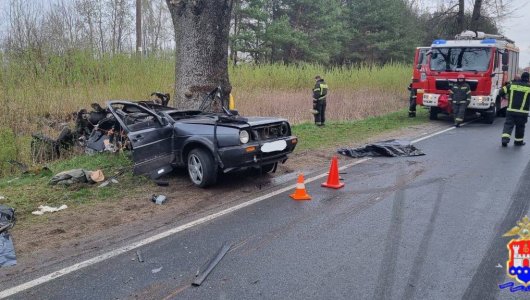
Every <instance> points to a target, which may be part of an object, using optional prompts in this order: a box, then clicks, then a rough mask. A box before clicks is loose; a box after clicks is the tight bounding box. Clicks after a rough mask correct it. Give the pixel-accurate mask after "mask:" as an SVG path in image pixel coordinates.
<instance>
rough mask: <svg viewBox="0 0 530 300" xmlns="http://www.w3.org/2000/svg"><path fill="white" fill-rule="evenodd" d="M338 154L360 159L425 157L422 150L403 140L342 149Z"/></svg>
mask: <svg viewBox="0 0 530 300" xmlns="http://www.w3.org/2000/svg"><path fill="white" fill-rule="evenodd" d="M337 152H338V153H339V154H342V155H346V156H349V157H354V158H359V157H367V156H370V157H375V156H388V157H396V156H420V155H425V153H423V152H422V151H421V150H419V149H418V148H416V147H414V145H412V144H411V143H410V142H409V141H401V140H388V141H382V142H377V143H373V144H368V145H365V146H363V147H359V148H354V149H348V148H341V149H338V150H337Z"/></svg>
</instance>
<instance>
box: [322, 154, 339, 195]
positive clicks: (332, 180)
mask: <svg viewBox="0 0 530 300" xmlns="http://www.w3.org/2000/svg"><path fill="white" fill-rule="evenodd" d="M322 186H323V187H327V188H332V189H340V188H341V187H344V183H342V182H340V177H339V163H338V159H337V157H336V156H333V159H332V160H331V167H330V168H329V175H328V181H327V182H324V183H323V184H322Z"/></svg>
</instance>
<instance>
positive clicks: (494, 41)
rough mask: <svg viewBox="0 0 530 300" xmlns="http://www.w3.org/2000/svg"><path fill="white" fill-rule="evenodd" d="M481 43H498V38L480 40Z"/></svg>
mask: <svg viewBox="0 0 530 300" xmlns="http://www.w3.org/2000/svg"><path fill="white" fill-rule="evenodd" d="M480 43H481V44H495V43H497V40H496V39H484V40H482V41H481V42H480Z"/></svg>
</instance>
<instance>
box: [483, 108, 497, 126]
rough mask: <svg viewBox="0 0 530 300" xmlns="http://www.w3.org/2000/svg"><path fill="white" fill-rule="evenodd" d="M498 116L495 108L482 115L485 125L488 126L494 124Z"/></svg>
mask: <svg viewBox="0 0 530 300" xmlns="http://www.w3.org/2000/svg"><path fill="white" fill-rule="evenodd" d="M496 116H497V108H496V107H495V106H494V107H492V108H491V109H490V110H488V111H487V112H485V113H484V114H482V117H483V118H484V123H486V124H493V121H495V117H496Z"/></svg>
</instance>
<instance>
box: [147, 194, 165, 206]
mask: <svg viewBox="0 0 530 300" xmlns="http://www.w3.org/2000/svg"><path fill="white" fill-rule="evenodd" d="M166 199H167V198H166V196H164V195H153V197H152V198H151V201H153V202H154V203H156V204H163V203H164V202H165V201H166Z"/></svg>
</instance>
